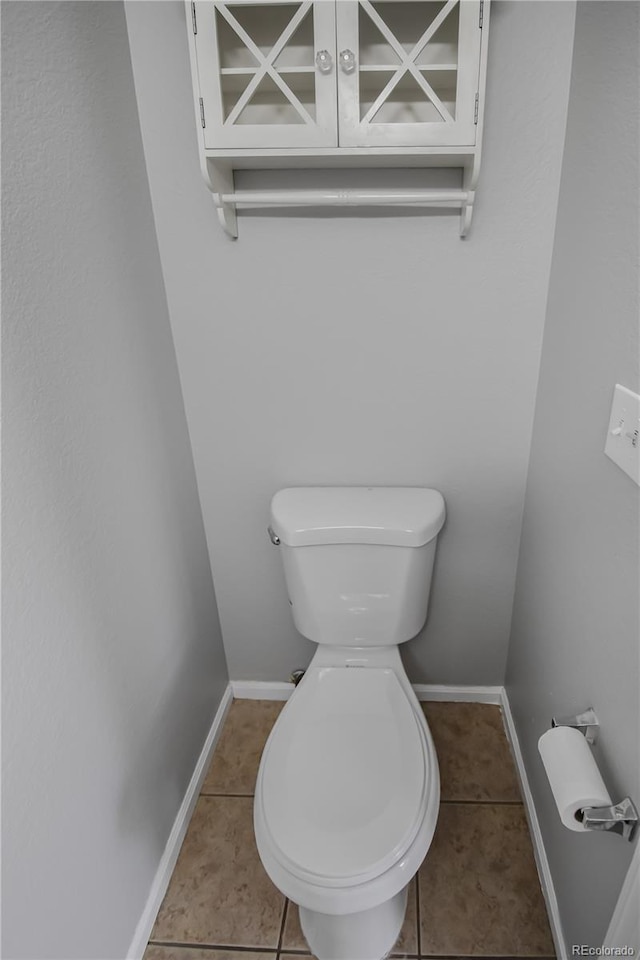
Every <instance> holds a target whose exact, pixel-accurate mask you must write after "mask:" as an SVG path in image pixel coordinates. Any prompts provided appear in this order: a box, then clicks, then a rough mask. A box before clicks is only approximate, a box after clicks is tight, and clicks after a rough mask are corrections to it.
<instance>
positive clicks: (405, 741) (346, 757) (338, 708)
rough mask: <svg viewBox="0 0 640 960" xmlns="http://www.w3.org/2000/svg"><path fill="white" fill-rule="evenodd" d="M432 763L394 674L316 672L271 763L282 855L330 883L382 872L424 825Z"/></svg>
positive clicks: (278, 735) (271, 797) (266, 769)
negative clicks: (429, 760)
mask: <svg viewBox="0 0 640 960" xmlns="http://www.w3.org/2000/svg"><path fill="white" fill-rule="evenodd" d="M427 763H428V760H427V751H426V747H425V739H424V733H423V731H422V728H421V727H420V725H419V723H418V720H417V718H416V716H415V714H414V712H413V708H412V706H411V703H410V701H409V700H408V698H407V696H406V694H405V692H404V690H403V689H402V686H401V684H400V682H399V680H398V678H397V676H396V674H395V673H394V671H393V670H387V669H378V668H367V667H360V668H358V667H352V668H350V667H329V668H327V667H318V668H312V669H310V670H308V671H307V673H306V675H305V677H304V680H303V681H302V683H301V685H300V687H298V689H297V690H296V692H295V693H294V695H293V697H292V698H291V700H290V701H289V703H288V704H287V706H286V708H285V710H284V711H283V713H282V714H281V716H280V718H279V719H278V721H277V722H276V725H275V727H274V729H273V731H272V733H271V736H270V738H269V740H268V742H267V746H266V748H265V752H264V756H263V760H262V775H261V777H260V782H259V783H260V785H259V799H260V800H261V802H262V810H263V814H264V822H265V825H266V828H267V833H268V835H269V836H270V839H271V842H272V845H273V847H274V851H277V853H276V855H277V857H278V859H279V860H280V861H281V862H282V864H283V865H284V866H286V868H287V869H289V870H290V871H291V872H292V873H293V874H294V875H296V876H299V877H301V878H302V879H306V880H309V881H310V882H312V883H316V884H319V885H322V886H349V885H354V884H356V883H363V882H365V881H366V880H368V879H372V878H373V877H377V876H379V875H380V874H381V873H383V872H384V871H385V870H386V869H388V868H389V867H390V866H392V865H393V864H394V863H396V862H397V860H398V859H399V858H400V857H401V856H403V854H404V853H405V852H406V850H407V848H408V847H409V845H410V844H411V842H412V840H413V839H414V837H415V835H416V833H417V831H418V829H419V826H420V823H421V821H422V815H423V813H424V811H423V805H424V802H425V799H424V798H425V795H426V787H427V783H428V770H427Z"/></svg>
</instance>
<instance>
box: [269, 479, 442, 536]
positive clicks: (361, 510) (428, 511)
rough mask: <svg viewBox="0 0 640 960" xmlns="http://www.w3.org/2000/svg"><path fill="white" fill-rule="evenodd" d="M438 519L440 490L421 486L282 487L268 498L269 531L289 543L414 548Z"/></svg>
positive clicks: (434, 529)
mask: <svg viewBox="0 0 640 960" xmlns="http://www.w3.org/2000/svg"><path fill="white" fill-rule="evenodd" d="M444 518H445V506H444V498H443V496H442V494H441V493H439V492H438V491H437V490H430V489H429V488H427V487H288V488H287V489H285V490H279V491H278V493H276V495H275V496H274V498H273V500H272V501H271V526H272V528H273V531H274V533H276V534H277V535H278V537H280V540H281V541H282V542H283V543H285V544H287V545H288V546H291V547H301V546H311V545H314V544H326V543H377V544H385V545H387V546H403V547H420V546H422V545H423V544H425V543H428V542H429V541H430V540H433V538H434V537H435V536H436V535H437V534H438V532H439V531H440V530H441V529H442V525H443V523H444Z"/></svg>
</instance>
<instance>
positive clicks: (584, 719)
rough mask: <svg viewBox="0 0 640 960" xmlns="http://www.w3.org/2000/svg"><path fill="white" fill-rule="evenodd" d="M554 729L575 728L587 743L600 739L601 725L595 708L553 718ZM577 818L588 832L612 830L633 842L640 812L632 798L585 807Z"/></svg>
mask: <svg viewBox="0 0 640 960" xmlns="http://www.w3.org/2000/svg"><path fill="white" fill-rule="evenodd" d="M551 726H552V727H574V728H575V729H576V730H579V731H580V733H582V734H584V737H585V739H586V741H587V743H590V744H592V745H593V744H594V743H595V742H596V741H597V739H598V731H599V729H600V723H599V721H598V718H597V717H596V714H595V711H594V709H593V707H589V708H588V709H587V710H585V711H584V712H583V713H578V714H576V716H573V717H552V719H551ZM576 817H577V819H578V820H580V822H581V823H582V825H583V826H584V827H585V829H587V830H610V831H611V832H612V833H619V834H620V836H621V837H624V839H625V840H633V836H634V834H635V832H636V829H637V826H638V821H639V818H638V811H637V810H636V807H635V805H634V803H633V801H632V800H631V798H630V797H625V798H624V800H621V801H620V802H619V803H612V804H611V805H610V806H606V807H583V808H582V810H580V811H579V812H578V813H576Z"/></svg>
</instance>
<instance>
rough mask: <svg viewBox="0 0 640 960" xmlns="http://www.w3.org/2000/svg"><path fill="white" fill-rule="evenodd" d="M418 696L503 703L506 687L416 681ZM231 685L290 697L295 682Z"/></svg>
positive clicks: (239, 690)
mask: <svg viewBox="0 0 640 960" xmlns="http://www.w3.org/2000/svg"><path fill="white" fill-rule="evenodd" d="M412 686H413V689H414V690H415V693H416V696H417V698H418V700H455V701H459V702H467V703H497V704H501V703H502V689H503V688H502V687H473V686H449V685H441V684H435V683H414V684H412ZM231 689H232V690H233V695H234V697H236V699H238V700H288V699H289V697H290V696H291V694H292V693H293V691H294V690H295V687H294V685H293V684H292V683H274V682H271V681H267V680H232V681H231Z"/></svg>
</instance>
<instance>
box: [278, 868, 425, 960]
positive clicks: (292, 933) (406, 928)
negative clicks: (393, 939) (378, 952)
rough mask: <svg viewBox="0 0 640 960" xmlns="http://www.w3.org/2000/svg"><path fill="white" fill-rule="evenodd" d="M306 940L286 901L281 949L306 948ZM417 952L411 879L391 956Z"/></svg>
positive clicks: (292, 905) (293, 908)
mask: <svg viewBox="0 0 640 960" xmlns="http://www.w3.org/2000/svg"><path fill="white" fill-rule="evenodd" d="M308 949H309V948H308V945H307V941H306V940H305V938H304V934H303V933H302V929H301V927H300V918H299V916H298V908H297V906H296V904H295V903H292V902H291V901H290V900H289V901H288V902H287V917H286V920H285V925H284V934H283V937H282V950H308ZM417 952H418V913H417V909H416V881H415V879H414V880H412V881H411V883H410V885H409V894H408V898H407V912H406V915H405V918H404V924H403V925H402V930H401V931H400V936H399V937H398V941H397V943H396V945H395V947H394V948H393V952H392V956H399V957H404V956H406V955H407V954H414V955H415V954H417Z"/></svg>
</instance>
